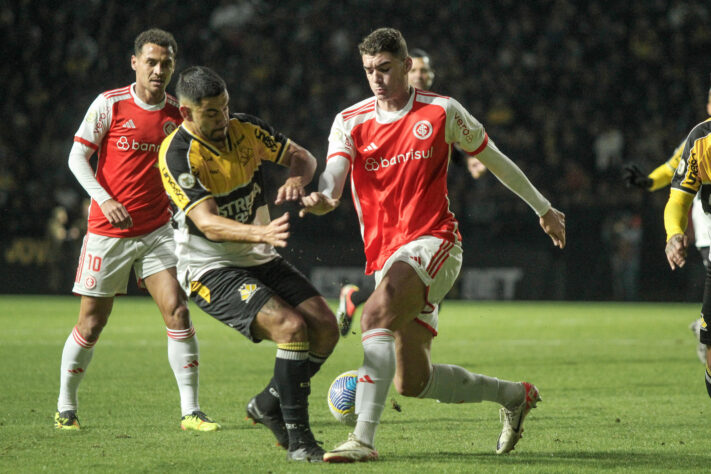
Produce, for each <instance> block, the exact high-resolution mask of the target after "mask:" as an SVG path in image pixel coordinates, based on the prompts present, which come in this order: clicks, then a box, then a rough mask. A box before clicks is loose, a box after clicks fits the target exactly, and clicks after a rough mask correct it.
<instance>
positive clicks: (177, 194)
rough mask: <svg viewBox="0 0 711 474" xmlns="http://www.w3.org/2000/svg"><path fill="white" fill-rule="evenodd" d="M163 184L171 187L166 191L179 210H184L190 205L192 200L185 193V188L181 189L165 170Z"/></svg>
mask: <svg viewBox="0 0 711 474" xmlns="http://www.w3.org/2000/svg"><path fill="white" fill-rule="evenodd" d="M163 184H164V185H165V186H166V188H167V187H168V186H169V187H170V189H166V190H167V191H168V194H169V195H170V197H171V199H172V200H173V201H174V202H175V204H176V205H177V206H178V207H179V208H181V209H183V208H184V207H185V206H187V205H188V203H189V202H190V199H189V198H188V197H187V196H186V195H185V193H184V192H183V188H181V187H180V186H179V185H178V183H176V182H175V181H174V180H173V176H172V175H171V174H170V173H169V172H168V170H165V169H164V170H163Z"/></svg>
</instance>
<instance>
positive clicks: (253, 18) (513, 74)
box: [0, 0, 711, 300]
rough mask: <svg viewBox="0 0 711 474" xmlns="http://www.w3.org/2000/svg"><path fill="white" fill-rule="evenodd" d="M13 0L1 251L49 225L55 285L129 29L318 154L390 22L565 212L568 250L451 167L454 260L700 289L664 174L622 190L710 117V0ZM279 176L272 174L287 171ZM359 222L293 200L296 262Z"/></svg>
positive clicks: (588, 289)
mask: <svg viewBox="0 0 711 474" xmlns="http://www.w3.org/2000/svg"><path fill="white" fill-rule="evenodd" d="M9 3H10V4H11V6H10V7H5V8H2V9H1V10H0V39H1V40H2V43H3V45H4V47H3V51H4V52H3V54H4V61H3V73H2V76H1V78H0V81H2V91H3V100H2V101H0V107H2V114H3V117H4V119H5V124H4V126H3V127H1V128H0V157H1V158H2V166H1V167H0V219H1V225H2V228H3V230H4V232H3V236H2V242H3V243H4V244H3V245H4V246H3V248H4V255H5V259H6V261H8V260H11V259H10V257H13V256H14V257H13V258H15V259H16V260H13V261H12V262H11V263H13V262H14V263H17V261H18V260H17V259H18V258H19V259H20V260H19V261H21V258H20V257H18V256H17V255H15V254H14V253H13V252H16V253H17V252H19V253H21V252H22V249H23V247H19V249H18V247H17V243H16V241H17V239H18V238H20V239H26V238H35V239H37V238H44V239H45V240H47V241H48V242H49V244H48V245H49V247H48V249H49V250H47V258H46V262H44V263H48V264H49V268H50V269H53V270H50V271H49V273H47V274H49V275H51V274H52V271H54V272H56V273H57V275H56V276H55V277H54V278H55V279H56V281H54V283H52V284H51V288H50V291H57V292H60V293H68V292H69V291H70V286H68V285H69V284H70V283H71V280H72V277H73V271H74V268H75V261H76V260H75V256H74V252H78V250H76V249H77V246H78V245H80V241H81V236H82V235H83V232H84V230H83V228H82V225H83V221H84V219H85V216H84V215H83V213H84V209H85V207H86V203H85V197H86V196H85V193H84V191H83V190H82V189H81V188H80V187H79V186H78V184H77V183H76V181H75V179H74V177H73V175H72V174H71V173H70V171H69V169H68V167H67V164H66V163H67V155H68V151H69V149H70V147H71V144H72V137H73V134H74V132H75V131H76V129H77V128H78V126H79V123H80V121H81V120H82V118H83V115H84V113H85V111H86V109H87V107H88V106H89V104H90V103H91V102H92V100H93V99H94V97H95V96H96V95H97V94H99V93H100V92H102V91H104V90H107V89H112V88H116V87H120V86H123V85H126V84H128V83H130V82H132V81H133V80H134V78H135V75H134V73H133V71H132V70H131V68H130V63H129V60H130V56H131V54H132V46H133V40H134V38H135V36H136V35H137V34H138V33H139V32H140V31H143V30H145V29H147V28H149V27H153V26H157V27H160V28H164V29H167V30H169V31H171V32H172V33H173V34H174V35H175V37H176V39H177V41H178V45H179V51H178V63H177V69H176V72H179V71H180V70H182V69H184V68H185V67H187V66H190V65H194V64H202V65H207V66H210V67H212V68H214V69H215V70H217V71H218V72H219V73H220V74H221V75H222V76H223V77H225V79H226V80H227V82H228V87H229V89H230V94H231V98H232V103H231V108H232V109H233V110H234V111H243V112H247V113H251V114H254V115H257V116H260V117H261V118H263V119H265V120H267V121H268V122H270V123H272V125H274V126H275V127H276V128H278V129H279V130H280V131H282V132H283V133H285V134H286V135H287V136H289V137H291V138H292V139H293V140H295V141H296V142H298V143H300V144H302V145H304V146H305V147H307V148H308V149H309V150H311V151H312V152H313V154H314V155H315V156H316V157H317V158H318V159H319V161H320V165H319V171H320V169H322V167H323V161H324V159H325V152H326V147H327V136H328V131H329V128H330V125H331V122H332V120H333V118H334V116H335V114H336V113H337V112H339V111H340V110H342V109H343V108H345V107H347V106H349V105H351V104H353V103H355V102H357V101H359V100H361V99H363V98H365V97H367V96H369V95H370V91H369V89H368V85H367V82H366V80H365V77H364V74H363V71H362V65H361V63H360V58H359V55H358V52H357V44H358V43H359V42H360V40H361V39H362V38H363V36H365V35H366V34H368V33H369V32H370V31H372V30H373V29H375V28H377V27H380V26H393V27H396V28H398V29H400V30H401V31H402V32H403V34H404V35H405V38H406V39H407V41H408V45H409V47H410V48H414V47H417V48H422V49H425V50H426V51H427V52H428V53H429V54H430V55H431V57H432V61H433V64H434V68H435V72H436V78H435V83H434V86H433V90H434V91H436V92H439V93H442V94H445V95H450V96H453V97H455V98H457V99H458V100H459V101H460V102H461V103H462V104H463V105H464V106H465V107H466V108H467V109H468V110H469V111H470V112H472V114H473V115H474V116H475V117H477V118H478V119H479V120H480V121H481V122H482V123H483V124H484V125H485V127H486V128H487V131H488V133H489V135H490V136H491V137H492V139H493V140H494V141H495V142H496V143H497V145H498V146H499V148H501V149H502V151H504V152H505V153H506V154H507V155H509V156H510V157H511V158H512V159H514V161H516V163H517V164H519V166H520V167H521V168H522V169H523V170H524V171H525V172H526V173H527V175H528V176H529V177H530V179H531V181H532V182H533V183H534V184H535V185H536V186H537V187H538V188H539V189H540V190H541V191H542V192H543V193H544V194H545V195H546V196H548V197H549V199H550V200H551V201H552V202H553V203H554V204H555V206H556V207H558V208H559V209H561V210H563V211H564V212H565V213H566V214H567V216H568V220H567V222H568V226H569V247H568V248H567V249H566V250H565V251H564V252H560V251H557V250H555V249H553V248H552V246H551V245H550V244H549V242H548V241H547V238H546V237H545V236H544V235H543V233H542V232H540V230H539V229H538V222H537V219H536V218H535V215H534V214H533V213H532V211H531V210H530V209H528V207H527V206H526V205H525V204H524V203H522V202H521V201H520V200H519V199H518V198H517V197H515V196H514V195H513V194H511V193H510V192H509V191H508V190H507V189H506V188H504V187H503V186H501V185H500V184H499V183H498V182H497V181H496V179H495V178H494V177H492V176H491V175H490V174H488V175H486V176H485V177H484V178H482V179H479V180H476V181H474V180H473V179H472V178H471V177H469V175H468V174H467V172H466V170H465V169H464V168H463V167H462V166H456V165H452V167H451V169H450V175H451V179H450V181H451V182H450V194H451V201H452V208H453V210H454V211H455V213H456V215H457V216H458V218H459V220H460V223H461V229H462V233H463V235H464V239H465V254H466V255H467V258H468V260H466V261H465V264H469V265H473V266H476V265H479V264H482V265H490V264H496V262H497V260H498V261H506V262H508V261H514V262H515V261H517V260H525V259H529V258H532V259H534V260H536V259H542V261H545V262H547V263H546V268H549V269H550V270H551V271H550V272H549V273H548V274H546V275H542V276H541V278H545V279H546V280H547V281H546V283H545V284H544V285H543V287H544V288H546V290H545V291H546V293H545V294H543V295H541V296H545V297H549V298H556V299H557V298H560V299H618V300H623V299H627V300H635V299H652V300H657V299H674V300H678V299H691V300H699V299H700V296H701V290H700V288H701V284H702V279H703V271H702V270H701V265H700V263H699V262H698V261H696V260H693V259H692V260H693V262H692V263H691V266H694V267H698V270H697V269H689V270H686V269H685V270H683V271H682V272H677V273H676V274H672V273H671V272H670V271H669V270H668V268H667V266H666V261H665V259H664V255H663V247H664V230H663V222H662V215H663V207H664V203H665V202H666V198H667V196H668V191H659V192H657V193H654V194H651V193H647V192H643V191H640V190H637V189H627V188H625V187H624V185H623V182H622V177H621V167H622V166H623V164H625V163H628V162H634V163H637V164H638V165H639V166H640V168H642V169H643V170H645V171H647V172H648V171H651V170H652V169H653V168H655V167H656V166H658V165H659V164H661V163H662V162H663V161H665V160H666V159H667V157H668V156H670V155H671V152H672V151H673V149H674V148H675V147H676V146H677V145H678V144H679V143H680V142H681V141H682V140H683V139H684V137H685V136H686V134H687V133H688V132H689V131H690V130H691V128H692V127H693V126H694V125H695V124H696V123H698V122H700V121H701V120H703V119H705V118H706V115H705V104H706V99H707V95H708V91H709V87H710V86H711V84H710V83H709V80H710V79H709V73H711V2H708V1H707V0H706V1H682V0H629V1H627V2H609V1H606V0H590V1H586V2H572V1H565V0H532V1H528V2H521V1H514V0H496V1H494V0H491V1H453V0H440V1H439V2H429V1H420V0H416V1H408V2H403V1H401V0H379V1H377V2H375V1H368V0H346V1H331V0H314V1H297V0H282V1H278V0H275V1H269V0H242V1H216V0H202V1H199V2H193V1H186V2H175V1H167V0H153V1H146V2H141V3H140V4H135V3H132V2H123V1H113V0H106V1H100V0H76V1H72V0H69V1H65V2H55V1H49V0H47V1H43V0H37V1H23V0H15V1H10V2H9ZM174 83H175V79H174V80H173V83H172V84H171V85H170V86H169V88H168V90H169V92H172V91H173V86H174ZM270 176H271V178H270V179H271V180H272V182H273V183H274V185H275V186H276V185H277V183H278V182H279V180H280V179H281V175H280V171H279V170H274V171H273V172H271V174H270ZM274 212H275V213H277V212H280V210H279V209H275V210H274ZM292 215H294V213H293V212H292ZM355 219H356V218H355V214H354V213H353V211H352V207H351V206H350V204H349V203H344V205H342V206H341V208H339V209H338V210H337V212H335V213H333V215H330V216H328V217H327V218H322V219H316V218H308V219H307V220H299V219H298V218H297V217H296V216H295V215H294V217H293V219H292V221H293V225H294V232H293V237H292V240H291V244H290V247H289V250H288V251H287V253H289V255H290V256H291V257H292V258H293V259H294V260H295V263H297V264H300V265H303V266H305V267H309V266H310V265H312V264H313V262H321V263H325V264H328V263H329V260H330V259H336V261H337V262H338V263H347V264H352V265H361V264H362V262H363V257H362V246H361V244H360V236H359V232H358V227H357V224H356V221H355ZM13 241H15V243H13ZM8 255H9V256H10V257H8ZM696 258H698V257H696ZM502 259H503V260H502ZM52 262H54V263H52ZM490 262H491V263H490ZM35 263H37V262H35ZM47 274H45V275H43V276H44V277H45V278H46V277H47ZM699 275H701V276H699ZM63 279H64V280H69V283H67V282H66V281H63ZM37 281H40V280H39V279H38V280H37ZM28 285H30V286H31V283H28Z"/></svg>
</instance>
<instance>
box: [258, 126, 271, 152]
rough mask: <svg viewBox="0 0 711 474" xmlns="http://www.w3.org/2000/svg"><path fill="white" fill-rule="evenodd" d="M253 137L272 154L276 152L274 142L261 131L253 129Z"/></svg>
mask: <svg viewBox="0 0 711 474" xmlns="http://www.w3.org/2000/svg"><path fill="white" fill-rule="evenodd" d="M254 136H255V137H257V139H258V140H261V141H262V143H264V146H265V147H267V148H269V150H271V151H272V152H275V151H277V144H276V142H275V141H274V138H273V137H271V136H270V135H268V134H266V133H264V132H263V131H262V130H260V129H258V128H255V129H254Z"/></svg>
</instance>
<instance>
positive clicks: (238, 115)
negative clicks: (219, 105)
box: [230, 112, 270, 128]
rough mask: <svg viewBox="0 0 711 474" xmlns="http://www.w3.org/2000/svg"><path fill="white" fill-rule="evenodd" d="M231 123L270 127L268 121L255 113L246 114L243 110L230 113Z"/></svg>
mask: <svg viewBox="0 0 711 474" xmlns="http://www.w3.org/2000/svg"><path fill="white" fill-rule="evenodd" d="M230 122H231V123H233V124H235V123H236V124H251V125H257V126H259V127H262V128H270V125H269V123H268V122H267V121H266V120H263V119H261V118H259V117H257V116H256V115H252V114H246V113H244V112H235V113H233V114H232V115H231V120H230Z"/></svg>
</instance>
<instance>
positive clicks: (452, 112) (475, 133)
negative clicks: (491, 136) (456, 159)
mask: <svg viewBox="0 0 711 474" xmlns="http://www.w3.org/2000/svg"><path fill="white" fill-rule="evenodd" d="M444 139H445V141H446V142H447V143H456V144H457V145H459V147H460V148H461V149H462V150H464V151H465V152H466V153H467V154H469V155H471V154H473V153H477V152H479V151H481V150H482V149H483V147H484V146H486V142H487V140H488V137H487V135H486V130H484V126H483V125H482V124H481V123H480V122H479V121H478V120H477V119H476V118H474V116H473V115H472V114H470V113H469V111H468V110H467V109H465V108H464V107H463V106H462V104H460V103H459V102H457V101H456V100H455V99H452V98H450V99H449V100H448V101H447V122H446V125H445V135H444Z"/></svg>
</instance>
